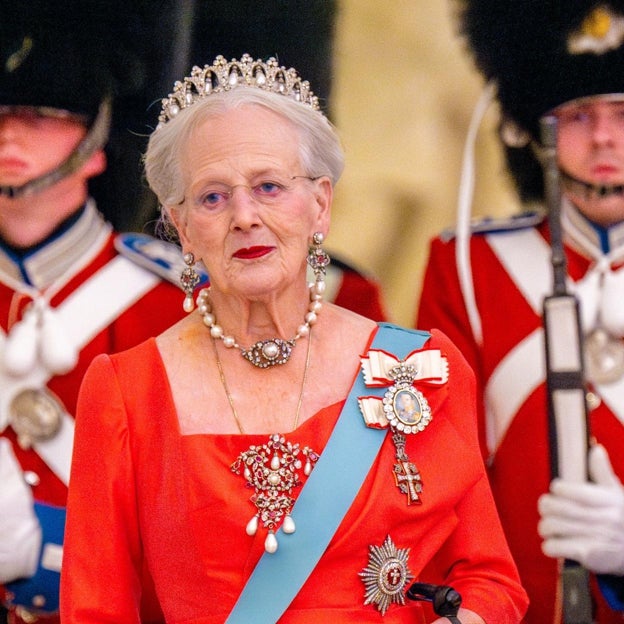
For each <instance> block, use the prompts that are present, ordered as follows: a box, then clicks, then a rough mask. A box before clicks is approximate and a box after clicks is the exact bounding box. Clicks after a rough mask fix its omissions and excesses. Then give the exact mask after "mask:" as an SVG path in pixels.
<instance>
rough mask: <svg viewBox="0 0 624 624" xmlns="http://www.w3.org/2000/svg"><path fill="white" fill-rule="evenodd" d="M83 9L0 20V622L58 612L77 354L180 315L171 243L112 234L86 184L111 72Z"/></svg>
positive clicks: (38, 8)
mask: <svg viewBox="0 0 624 624" xmlns="http://www.w3.org/2000/svg"><path fill="white" fill-rule="evenodd" d="M85 12H86V8H85V9H84V10H83V9H77V8H76V6H75V5H74V7H73V9H72V11H67V12H66V11H62V10H61V8H60V5H58V4H57V3H52V4H51V3H45V2H43V3H33V2H16V3H13V4H12V6H11V7H10V8H9V7H8V6H7V7H3V9H2V19H1V20H0V65H1V66H0V436H1V437H0V475H1V476H0V508H1V509H2V513H0V583H1V584H2V585H0V595H1V597H2V600H1V601H0V602H2V603H3V604H4V607H0V611H1V610H3V609H5V610H6V611H4V619H3V618H2V616H1V615H0V621H5V622H6V621H7V617H8V622H10V623H11V624H14V623H21V622H34V621H37V620H41V621H46V622H48V621H49V622H58V618H57V615H56V612H57V610H58V600H59V598H58V594H59V579H60V574H59V573H60V568H61V561H62V553H63V527H64V517H65V510H64V506H65V501H66V495H67V483H68V479H69V467H70V460H71V454H72V444H73V431H74V421H73V418H74V411H75V408H76V400H77V394H78V388H79V385H80V382H81V380H82V377H83V374H84V372H85V369H86V367H87V365H88V364H89V363H90V362H91V360H92V359H93V357H94V356H95V355H97V354H99V353H103V352H104V353H109V352H113V351H117V350H120V349H124V348H126V347H129V346H131V345H134V344H135V343H137V342H140V341H141V340H143V339H145V338H147V337H149V336H152V335H155V334H158V333H159V332H161V331H162V330H164V329H165V328H166V327H168V326H169V325H171V324H172V323H174V322H175V321H176V320H178V319H179V318H180V317H181V316H183V315H184V312H183V309H182V300H183V293H182V291H181V290H180V288H179V286H178V285H174V284H173V283H170V281H169V280H168V278H170V280H171V281H173V282H177V281H178V277H179V268H178V267H179V266H180V265H182V266H183V263H182V259H181V255H180V253H179V251H178V248H177V247H174V246H172V245H169V244H168V243H162V242H159V241H156V240H154V239H151V238H149V237H145V236H141V235H121V234H117V233H116V232H114V231H113V229H112V227H111V226H110V225H109V223H108V222H107V221H106V220H105V219H104V218H103V216H102V214H101V213H100V212H99V210H98V208H99V207H98V206H96V205H95V202H94V201H93V199H91V198H90V197H89V192H88V182H89V180H90V179H91V178H93V177H94V176H97V175H98V174H100V173H101V172H103V171H104V169H105V167H106V156H105V153H104V147H105V144H106V141H107V136H108V131H109V124H110V118H111V112H112V100H111V94H112V93H113V91H114V87H115V83H114V81H113V80H112V72H111V67H110V66H109V64H108V62H107V50H106V46H104V45H103V43H104V41H105V40H104V38H103V37H99V38H98V36H97V33H94V32H92V31H91V30H90V28H88V27H87V25H88V24H89V23H90V22H92V21H97V20H96V17H97V16H96V15H92V14H89V16H88V17H87V16H86V13H85ZM127 209H128V210H132V209H133V207H132V206H128V207H127ZM156 613H157V611H156ZM150 617H151V616H150ZM146 619H149V618H147V617H146Z"/></svg>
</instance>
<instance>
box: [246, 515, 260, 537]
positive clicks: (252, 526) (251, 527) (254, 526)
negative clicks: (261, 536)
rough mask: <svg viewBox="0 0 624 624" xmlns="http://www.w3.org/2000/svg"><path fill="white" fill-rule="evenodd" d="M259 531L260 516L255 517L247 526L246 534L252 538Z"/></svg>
mask: <svg viewBox="0 0 624 624" xmlns="http://www.w3.org/2000/svg"><path fill="white" fill-rule="evenodd" d="M257 531H258V516H254V517H253V518H252V519H251V520H250V521H249V522H248V523H247V526H246V527H245V532H246V533H247V535H249V536H250V537H251V536H253V535H255V534H256V532H257Z"/></svg>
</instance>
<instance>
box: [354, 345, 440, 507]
mask: <svg viewBox="0 0 624 624" xmlns="http://www.w3.org/2000/svg"><path fill="white" fill-rule="evenodd" d="M361 364H362V373H363V375H364V383H365V385H366V386H367V387H369V388H384V387H387V388H388V389H387V390H386V392H385V393H384V395H383V397H380V396H367V397H358V403H359V406H360V411H361V412H362V415H363V417H364V422H365V423H366V426H367V427H372V428H374V429H385V428H386V427H390V429H391V431H392V441H393V443H394V446H395V448H396V454H395V457H396V460H397V461H396V463H395V464H394V468H393V474H394V481H395V484H396V486H397V488H398V489H399V491H400V492H401V493H402V494H405V495H406V497H407V504H408V505H412V504H414V503H417V504H420V503H421V502H422V501H421V497H420V494H421V492H422V488H423V484H422V478H421V475H420V472H419V470H418V468H417V467H416V465H415V464H414V463H413V462H411V461H410V460H409V457H408V456H407V454H406V452H405V443H406V436H407V435H412V434H416V433H420V432H421V431H423V430H424V429H425V428H426V427H427V425H428V424H429V423H430V422H431V419H432V416H431V408H430V406H429V403H428V402H427V399H426V398H425V396H424V395H423V393H422V392H421V391H420V390H418V389H417V388H416V385H415V384H416V382H420V383H426V384H432V385H442V384H445V383H446V382H447V380H448V360H447V359H446V357H444V356H443V355H442V354H441V352H440V350H439V349H425V350H422V351H412V352H411V353H410V354H409V355H408V356H407V357H406V358H405V359H404V360H399V359H398V358H397V357H396V356H394V355H392V354H390V353H387V352H386V351H381V350H377V349H371V350H370V351H369V352H368V353H367V354H366V356H364V357H362V358H361ZM388 386H389V387H388Z"/></svg>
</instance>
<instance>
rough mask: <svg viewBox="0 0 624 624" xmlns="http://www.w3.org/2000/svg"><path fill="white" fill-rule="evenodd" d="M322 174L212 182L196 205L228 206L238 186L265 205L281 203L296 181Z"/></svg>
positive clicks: (197, 199) (212, 207)
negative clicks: (231, 182) (230, 182)
mask: <svg viewBox="0 0 624 624" xmlns="http://www.w3.org/2000/svg"><path fill="white" fill-rule="evenodd" d="M320 177H322V176H316V177H311V176H305V175H295V176H281V175H279V174H278V175H273V174H272V175H270V176H267V177H262V178H260V179H259V180H258V181H257V182H255V183H254V184H234V185H228V184H223V183H221V182H211V183H209V184H207V185H206V188H203V189H202V190H201V193H200V194H199V195H198V196H197V198H196V199H195V200H194V202H193V203H194V205H196V206H198V207H201V208H206V209H208V210H210V211H216V210H219V209H221V208H224V207H226V206H227V204H228V203H229V202H230V200H231V199H232V196H233V195H234V190H235V189H237V188H244V189H247V192H248V194H249V196H250V197H251V199H253V200H254V201H256V202H258V203H259V204H263V205H272V204H279V203H280V202H282V201H284V200H285V199H286V198H287V197H288V195H289V194H290V193H291V192H292V190H293V189H294V186H295V183H296V182H297V181H299V180H308V181H309V182H314V181H315V180H318V179H319V178H320Z"/></svg>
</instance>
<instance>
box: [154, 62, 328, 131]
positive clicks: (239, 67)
mask: <svg viewBox="0 0 624 624" xmlns="http://www.w3.org/2000/svg"><path fill="white" fill-rule="evenodd" d="M237 87H254V88H256V89H264V90H265V91H271V92H272V93H278V94H280V95H285V96H287V97H290V98H292V99H293V100H295V101H296V102H301V103H302V104H305V105H306V106H309V107H310V108H311V109H312V110H315V111H320V106H319V101H318V97H317V96H316V95H314V93H313V92H312V91H311V90H310V83H309V82H308V81H307V80H301V78H300V77H299V75H298V74H297V71H296V70H295V69H294V68H292V67H291V68H289V69H286V68H285V67H282V66H280V65H279V64H278V62H277V60H276V59H275V58H273V57H271V58H269V59H268V60H267V61H266V62H264V61H262V60H260V59H257V60H255V61H254V60H253V58H252V57H251V56H249V54H243V56H241V58H240V60H237V59H232V60H231V61H229V62H228V61H226V60H225V58H224V57H223V56H221V55H219V56H217V58H216V59H215V61H214V63H213V64H212V65H204V67H203V68H201V67H198V66H197V65H196V66H195V67H193V69H192V70H191V75H190V76H187V77H186V78H184V80H183V81H177V82H176V83H175V84H174V85H173V92H172V93H170V94H169V96H168V97H166V98H165V99H163V100H162V110H161V112H160V115H159V117H158V126H157V129H158V128H160V127H161V126H163V125H164V124H166V123H167V122H168V121H170V120H171V119H173V118H174V117H175V116H176V115H177V114H178V113H179V112H180V111H181V110H182V109H184V108H188V107H189V106H192V105H193V104H195V102H197V101H198V100H200V99H202V98H205V97H208V96H209V95H212V94H213V93H220V92H223V91H230V90H231V89H236V88H237Z"/></svg>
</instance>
